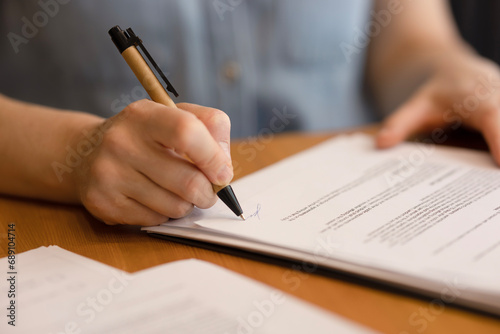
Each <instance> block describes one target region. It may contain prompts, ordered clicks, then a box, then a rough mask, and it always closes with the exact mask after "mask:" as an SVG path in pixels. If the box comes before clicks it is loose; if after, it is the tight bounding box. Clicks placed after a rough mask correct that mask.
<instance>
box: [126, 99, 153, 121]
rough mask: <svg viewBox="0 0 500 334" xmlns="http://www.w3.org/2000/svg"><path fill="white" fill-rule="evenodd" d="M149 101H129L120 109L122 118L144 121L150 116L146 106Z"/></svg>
mask: <svg viewBox="0 0 500 334" xmlns="http://www.w3.org/2000/svg"><path fill="white" fill-rule="evenodd" d="M149 102H150V101H148V100H145V99H143V100H138V101H134V102H132V103H130V104H129V105H128V106H126V107H125V109H123V111H122V114H123V116H122V118H123V119H127V118H130V119H132V120H134V121H145V120H147V119H149V118H150V117H151V111H150V108H148V107H147V105H148V104H149Z"/></svg>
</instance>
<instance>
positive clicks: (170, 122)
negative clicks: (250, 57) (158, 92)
mask: <svg viewBox="0 0 500 334" xmlns="http://www.w3.org/2000/svg"><path fill="white" fill-rule="evenodd" d="M182 106H183V107H184V108H186V109H189V112H187V111H185V110H181V109H177V108H169V107H165V106H163V105H160V104H157V103H154V102H151V101H146V100H144V101H138V102H137V103H133V104H131V105H129V106H128V107H127V108H125V109H124V110H123V111H122V113H120V114H119V115H117V116H115V117H113V118H111V119H109V120H108V121H107V122H106V124H105V127H104V128H105V130H103V132H102V133H100V137H99V145H98V146H97V147H96V149H95V150H94V152H92V154H91V155H89V156H88V157H86V159H85V162H84V164H82V167H81V168H79V172H78V173H77V174H78V175H79V176H78V181H77V182H78V183H79V185H78V187H79V191H80V194H81V201H82V203H83V204H84V206H85V207H86V208H87V209H88V210H89V212H91V213H92V214H93V215H94V216H96V217H98V218H99V219H101V220H103V221H105V222H106V223H108V224H134V225H158V224H161V223H163V222H165V221H167V220H168V219H169V218H180V217H183V216H185V215H187V214H189V212H190V211H191V210H192V209H193V206H197V207H200V208H208V207H210V206H212V205H213V204H214V203H215V202H216V200H217V197H216V195H215V193H214V191H213V188H212V183H216V184H226V183H228V182H229V181H230V179H231V178H232V165H231V160H230V158H229V157H228V155H227V154H226V153H225V152H224V150H223V149H222V148H221V145H220V144H219V142H224V143H227V145H229V127H230V125H229V120H228V119H227V116H225V114H223V113H222V112H220V111H217V110H215V109H210V108H203V107H200V106H195V105H188V104H184V105H182ZM198 117H199V118H198ZM205 124H206V125H205ZM185 155H187V156H188V158H190V160H191V161H188V160H186V158H185ZM221 173H222V174H223V175H222V176H221Z"/></svg>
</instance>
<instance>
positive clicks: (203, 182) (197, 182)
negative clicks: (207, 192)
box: [182, 172, 209, 203]
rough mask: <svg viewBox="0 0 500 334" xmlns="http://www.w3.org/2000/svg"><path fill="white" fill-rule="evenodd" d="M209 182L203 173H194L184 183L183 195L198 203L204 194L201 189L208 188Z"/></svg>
mask: <svg viewBox="0 0 500 334" xmlns="http://www.w3.org/2000/svg"><path fill="white" fill-rule="evenodd" d="M207 184H209V182H208V180H207V179H206V178H205V176H204V175H203V174H202V173H198V172H196V173H193V174H192V175H190V176H189V177H188V178H187V179H186V181H185V183H184V186H183V188H182V191H183V196H182V197H183V198H184V199H185V200H186V201H188V202H190V203H197V202H198V201H199V198H200V196H201V195H202V193H201V191H200V190H201V189H204V188H206V187H207Z"/></svg>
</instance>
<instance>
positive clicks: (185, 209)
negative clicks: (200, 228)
mask: <svg viewBox="0 0 500 334" xmlns="http://www.w3.org/2000/svg"><path fill="white" fill-rule="evenodd" d="M192 210H193V204H191V203H189V202H186V201H179V202H178V203H175V205H173V207H172V209H171V210H170V215H169V216H170V218H174V219H177V218H182V217H185V216H187V215H188V214H189V213H190V212H191V211H192Z"/></svg>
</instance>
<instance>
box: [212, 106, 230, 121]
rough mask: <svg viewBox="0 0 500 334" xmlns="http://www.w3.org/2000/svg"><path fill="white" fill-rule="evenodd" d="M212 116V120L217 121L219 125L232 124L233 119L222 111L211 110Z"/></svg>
mask: <svg viewBox="0 0 500 334" xmlns="http://www.w3.org/2000/svg"><path fill="white" fill-rule="evenodd" d="M210 114H211V116H212V118H213V119H215V120H216V121H217V122H219V123H222V124H225V125H230V124H231V119H230V118H229V116H228V115H227V114H226V113H225V112H223V111H222V110H219V109H214V108H210Z"/></svg>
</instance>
